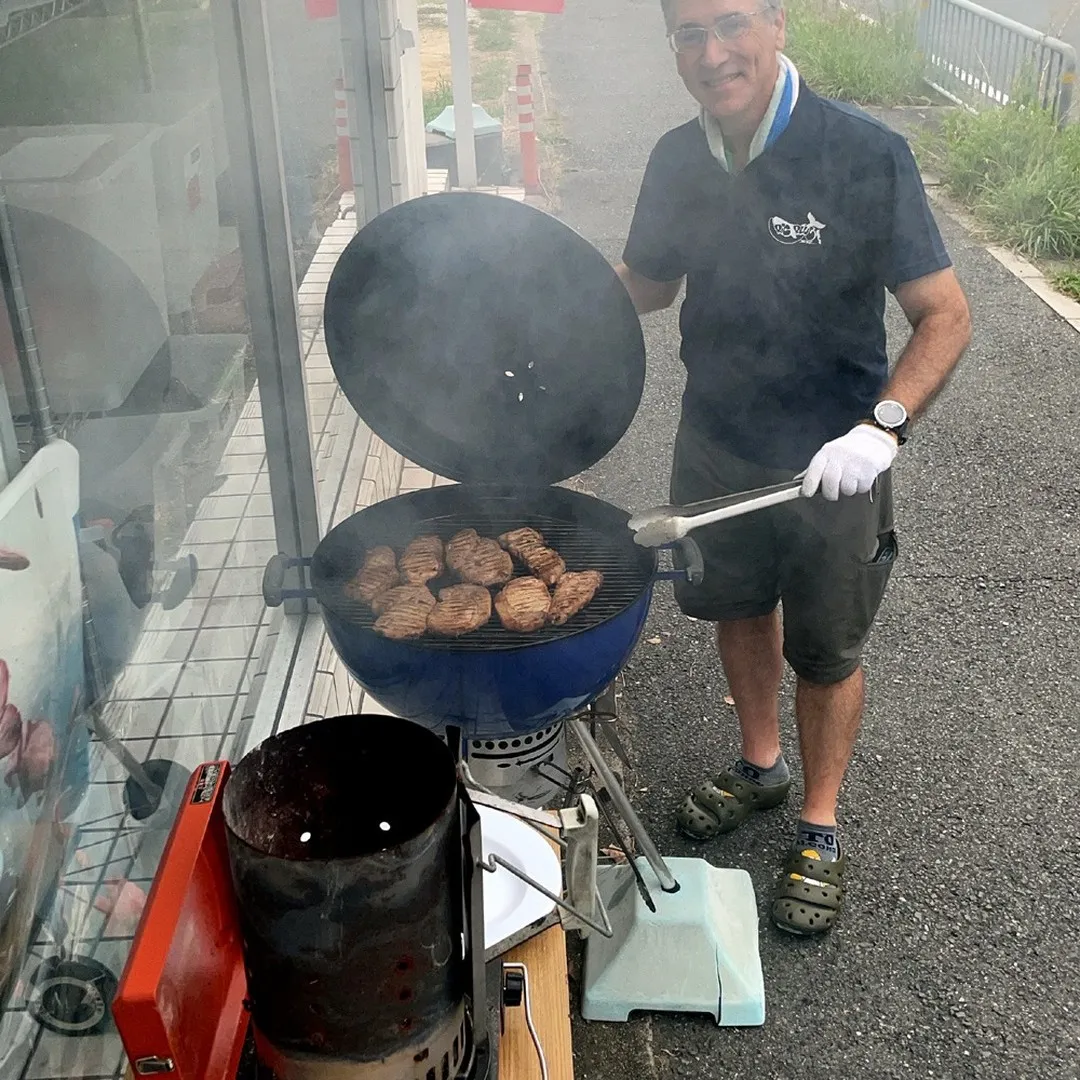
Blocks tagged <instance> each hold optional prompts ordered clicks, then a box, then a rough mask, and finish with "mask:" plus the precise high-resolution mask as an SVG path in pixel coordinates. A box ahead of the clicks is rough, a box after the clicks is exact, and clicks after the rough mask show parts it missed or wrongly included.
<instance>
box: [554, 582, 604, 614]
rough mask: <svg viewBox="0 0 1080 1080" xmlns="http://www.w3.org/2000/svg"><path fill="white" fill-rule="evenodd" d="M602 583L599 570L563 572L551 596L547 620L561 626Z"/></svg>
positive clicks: (583, 605) (595, 592) (583, 604)
mask: <svg viewBox="0 0 1080 1080" xmlns="http://www.w3.org/2000/svg"><path fill="white" fill-rule="evenodd" d="M603 584H604V575H603V574H601V573H600V571H599V570H582V571H580V572H577V573H575V572H573V571H572V572H570V573H567V574H563V576H562V577H561V578H559V583H558V584H557V585H556V586H555V595H554V596H553V597H552V598H551V613H550V614H549V615H548V622H550V623H553V624H554V625H555V626H562V625H563V623H565V622H567V621H568V620H569V619H572V618H573V617H574V616H575V615H576V614H577V613H578V612H579V611H580V610H581V609H582V608H583V607H585V605H586V604H588V603H590V602H591V601H592V598H593V597H594V596H595V595H596V594H597V592H598V591H599V589H600V586H601V585H603Z"/></svg>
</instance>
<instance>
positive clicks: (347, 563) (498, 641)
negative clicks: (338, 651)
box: [317, 513, 653, 652]
mask: <svg viewBox="0 0 1080 1080" xmlns="http://www.w3.org/2000/svg"><path fill="white" fill-rule="evenodd" d="M523 526H530V527H532V528H534V529H536V530H538V531H539V532H540V533H541V534H542V535H543V537H544V540H545V542H546V543H547V544H548V545H549V546H550V547H552V548H554V549H555V550H556V551H557V552H558V553H559V554H560V555H561V556H562V558H563V560H564V561H565V563H566V568H567V570H599V571H600V572H601V573H602V574H603V575H604V584H603V585H602V586H601V587H600V590H599V591H598V592H597V594H596V595H595V596H594V597H593V599H592V602H591V603H589V604H588V605H586V607H585V608H584V609H583V610H582V611H579V612H578V613H577V615H575V616H574V617H573V618H572V619H570V620H569V621H568V622H566V623H565V624H564V625H563V626H545V627H543V628H542V629H540V630H537V631H536V632H535V633H532V634H520V633H513V632H511V631H508V630H505V629H503V626H502V624H501V623H500V622H499V617H498V615H497V614H496V613H495V612H494V610H493V611H492V616H491V622H489V623H488V624H487V625H486V626H482V627H481V628H480V629H479V630H474V631H473V632H472V633H471V634H467V635H465V636H463V637H459V638H439V637H434V636H431V635H428V634H425V635H424V636H423V637H422V638H418V639H416V640H413V641H410V642H408V644H409V645H414V646H416V647H418V648H423V649H429V650H432V651H450V652H487V651H491V650H504V649H516V648H522V647H525V646H530V645H538V644H540V643H542V642H544V641H554V640H558V639H560V638H566V637H570V636H572V635H574V634H579V633H581V632H583V631H585V630H589V629H591V628H592V627H594V626H599V625H600V624H601V623H603V622H606V621H607V620H608V619H610V618H612V617H614V616H615V615H618V614H620V613H621V612H623V611H625V610H626V608H627V607H629V606H630V605H631V604H632V603H634V602H635V601H636V600H638V599H639V598H640V597H641V593H642V590H643V589H644V588H645V587H646V585H648V583H649V582H650V581H651V580H652V558H653V557H652V554H651V553H647V552H645V551H644V549H642V548H637V547H635V545H634V543H633V540H632V539H631V537H630V534H629V532H627V533H626V534H625V535H624V536H611V535H606V534H604V533H601V532H599V531H597V530H594V529H590V528H588V527H587V526H583V525H580V524H577V523H575V522H567V521H562V520H559V519H556V518H553V517H550V516H546V515H542V514H536V513H531V514H530V513H526V514H520V515H517V516H514V517H503V516H497V515H493V516H485V517H481V516H479V515H477V514H467V513H461V514H442V515H439V516H436V517H429V518H426V519H418V520H416V521H415V522H414V523H413V524H412V525H411V527H410V529H409V532H408V534H407V535H398V536H386V537H383V538H381V539H379V538H376V537H368V538H366V539H368V541H369V542H368V543H367V544H365V545H364V548H363V549H362V550H360V549H358V550H356V551H355V553H354V554H353V556H352V558H350V559H348V560H340V561H339V560H335V563H336V565H334V566H333V568H332V572H330V573H322V574H320V575H319V577H320V578H321V580H320V581H319V582H318V585H317V588H318V595H319V599H320V601H321V602H322V603H323V604H325V605H326V606H327V607H329V608H330V609H331V610H332V611H333V612H334V613H335V614H336V615H338V616H340V617H341V618H343V619H346V620H347V621H348V622H349V623H351V624H352V625H353V626H356V627H362V628H364V629H366V630H371V628H372V626H373V625H374V622H375V617H374V615H373V614H372V612H371V609H370V608H369V607H368V606H367V605H366V604H365V603H363V602H361V601H355V600H350V599H349V598H348V597H347V596H346V595H345V593H344V591H343V587H344V585H345V584H346V583H347V582H348V581H349V580H350V579H351V578H352V577H353V575H354V574H355V573H356V571H357V570H358V569H359V568H360V565H361V564H362V562H363V556H364V554H365V552H366V551H367V550H368V549H370V548H371V547H375V546H377V545H378V544H380V543H383V544H388V545H389V546H390V547H392V548H394V550H395V551H397V552H398V554H399V555H400V553H401V551H402V550H403V549H404V547H405V545H406V544H407V543H408V542H409V541H410V540H412V539H413V538H414V537H417V536H424V535H434V536H438V537H440V538H441V539H442V540H443V541H444V542H445V541H447V540H449V539H450V538H451V537H452V536H453V535H454V534H455V533H457V532H460V531H461V530H462V529H470V528H471V529H476V531H477V532H478V533H479V534H480V535H481V536H486V537H490V538H491V539H497V538H498V537H499V536H501V535H502V534H503V533H505V532H509V531H510V530H512V529H518V528H521V527H523ZM527 574H528V571H526V570H525V569H524V568H523V567H521V566H520V565H519V564H518V562H517V560H515V561H514V575H515V577H520V576H527ZM457 581H458V579H457V578H456V577H454V576H453V575H451V574H448V575H446V576H445V577H443V578H440V579H438V580H436V581H432V582H429V583H428V585H429V587H430V588H431V590H432V591H433V592H434V593H435V594H436V595H438V591H439V589H440V588H445V587H446V586H447V585H453V584H456V583H457ZM498 591H499V590H498V588H493V589H492V590H491V594H492V599H493V600H494V597H495V594H496V593H497V592H498ZM371 632H372V633H374V631H373V630H372V631H371Z"/></svg>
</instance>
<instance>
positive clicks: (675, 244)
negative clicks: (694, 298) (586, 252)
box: [623, 134, 687, 282]
mask: <svg viewBox="0 0 1080 1080" xmlns="http://www.w3.org/2000/svg"><path fill="white" fill-rule="evenodd" d="M671 144H672V139H671V135H670V134H669V135H667V136H665V137H664V138H662V139H661V140H660V142H659V143H657V145H656V149H654V150H653V152H652V154H651V155H650V157H649V163H648V165H647V166H646V168H645V177H644V179H643V180H642V182H641V191H640V193H639V194H638V200H637V206H636V207H635V208H634V220H633V222H632V224H631V225H630V235H629V237H628V238H627V241H626V248H625V249H624V251H623V262H624V263H626V265H627V266H629V267H630V269H631V270H633V271H634V273H635V274H640V275H641V276H642V277H644V278H648V279H649V280H650V281H662V282H667V281H677V280H678V279H679V278H682V277H684V276H685V274H686V271H687V265H686V255H685V253H684V251H683V250H682V249H683V248H684V247H685V245H684V244H683V243H682V242H680V239H679V237H680V234H681V232H682V228H683V225H684V217H685V215H683V214H680V212H679V203H680V195H679V190H680V186H681V185H680V183H679V171H680V170H679V167H678V164H679V163H678V161H677V160H676V157H675V155H674V154H673V152H672V145H671Z"/></svg>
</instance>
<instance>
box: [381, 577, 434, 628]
mask: <svg viewBox="0 0 1080 1080" xmlns="http://www.w3.org/2000/svg"><path fill="white" fill-rule="evenodd" d="M392 591H393V592H394V593H395V594H396V595H395V596H394V598H393V602H392V603H390V604H389V606H387V607H385V608H384V610H383V612H382V614H381V615H380V616H379V617H378V618H377V619H376V620H375V632H376V633H378V634H382V635H383V637H388V638H393V639H394V640H395V641H405V640H407V639H409V638H418V637H420V636H421V635H422V634H423V633H424V631H425V630H426V629H427V618H428V614H429V613H430V611H431V609H432V608H433V607H434V606H435V597H434V596H432V594H431V591H430V590H429V589H426V588H425V587H424V586H423V585H413V586H406V587H403V588H400V589H394V590H392Z"/></svg>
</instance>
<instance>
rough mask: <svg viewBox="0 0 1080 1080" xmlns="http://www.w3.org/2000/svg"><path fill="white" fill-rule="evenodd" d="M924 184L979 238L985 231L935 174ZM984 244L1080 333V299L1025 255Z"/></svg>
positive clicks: (928, 193) (939, 201) (941, 204)
mask: <svg viewBox="0 0 1080 1080" xmlns="http://www.w3.org/2000/svg"><path fill="white" fill-rule="evenodd" d="M923 183H924V184H925V186H926V193H927V195H928V196H929V197H930V201H931V202H933V203H935V204H936V205H938V206H939V207H941V209H942V210H944V211H945V212H946V213H948V214H949V215H950V216H951V217H953V218H955V219H956V220H957V221H958V222H959V223H960V224H961V225H963V226H964V228H965V229H967V231H968V232H969V233H971V234H972V235H974V236H976V237H978V236H979V234H980V233H982V232H983V231H984V230H983V229H982V228H981V226H980V225H979V223H978V222H977V221H976V220H975V219H974V218H973V217H972V216H971V215H970V214H968V213H967V212H965V211H964V210H963V209H962V208H961V207H959V206H958V205H957V204H956V203H954V202H953V201H952V200H951V199H950V198H949V197H948V196H947V195H946V194H945V193H944V191H943V190H942V188H941V182H940V181H939V180H938V179H937V178H936V177H932V176H924V177H923ZM983 247H985V249H986V250H987V251H988V252H989V253H990V254H991V255H992V256H993V258H994V259H996V260H997V261H998V262H999V263H1000V264H1001V265H1002V266H1003V267H1005V269H1006V270H1008V271H1009V273H1010V274H1012V276H1013V277H1015V278H1017V279H1018V280H1020V281H1022V282H1023V283H1024V284H1025V285H1026V286H1027V287H1028V288H1029V289H1030V290H1031V291H1032V292H1033V293H1034V294H1035V295H1036V296H1037V297H1038V298H1039V299H1040V300H1041V301H1042V302H1043V303H1044V304H1046V306H1047V307H1049V308H1050V310H1051V311H1053V312H1054V314H1055V315H1058V316H1060V317H1061V318H1062V319H1064V320H1065V322H1067V323H1068V324H1069V325H1070V326H1071V327H1072V328H1073V329H1074V330H1075V331H1076V332H1077V333H1078V334H1080V302H1077V301H1076V300H1073V299H1072V297H1069V296H1066V295H1065V294H1064V293H1060V292H1058V291H1057V289H1055V288H1054V286H1053V285H1052V284H1051V283H1050V280H1049V278H1047V276H1046V275H1045V274H1044V273H1043V272H1042V271H1041V270H1040V269H1039V268H1038V267H1037V266H1036V265H1035V264H1034V263H1030V262H1028V260H1027V259H1025V258H1024V257H1023V256H1022V255H1017V254H1016V253H1015V252H1013V251H1010V250H1009V249H1008V248H1003V247H1001V246H1000V245H998V244H984V245H983Z"/></svg>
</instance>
